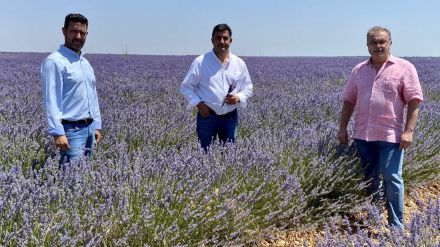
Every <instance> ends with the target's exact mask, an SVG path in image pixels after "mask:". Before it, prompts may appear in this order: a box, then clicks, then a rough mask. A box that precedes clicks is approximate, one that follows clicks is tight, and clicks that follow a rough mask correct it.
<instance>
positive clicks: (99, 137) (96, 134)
mask: <svg viewBox="0 0 440 247" xmlns="http://www.w3.org/2000/svg"><path fill="white" fill-rule="evenodd" d="M100 140H101V131H99V130H95V143H96V144H98V143H99V141H100Z"/></svg>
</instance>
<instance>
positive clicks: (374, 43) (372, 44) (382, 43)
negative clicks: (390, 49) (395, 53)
mask: <svg viewBox="0 0 440 247" xmlns="http://www.w3.org/2000/svg"><path fill="white" fill-rule="evenodd" d="M390 41H391V40H376V41H368V43H367V44H368V45H369V46H376V45H380V46H384V45H385V44H386V43H388V42H390Z"/></svg>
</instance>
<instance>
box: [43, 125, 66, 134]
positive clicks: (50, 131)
mask: <svg viewBox="0 0 440 247" xmlns="http://www.w3.org/2000/svg"><path fill="white" fill-rule="evenodd" d="M47 133H48V134H49V135H51V136H63V135H65V134H66V132H64V128H63V126H61V127H55V128H49V129H48V130H47Z"/></svg>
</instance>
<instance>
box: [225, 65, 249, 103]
mask: <svg viewBox="0 0 440 247" xmlns="http://www.w3.org/2000/svg"><path fill="white" fill-rule="evenodd" d="M242 70H243V78H242V80H241V82H240V86H239V87H238V88H239V91H238V92H237V94H235V95H228V96H227V97H226V104H237V103H240V106H241V107H242V108H246V106H247V100H248V99H249V98H250V97H251V96H252V92H253V86H252V81H251V77H250V75H249V71H248V69H247V67H246V64H244V63H243V68H242Z"/></svg>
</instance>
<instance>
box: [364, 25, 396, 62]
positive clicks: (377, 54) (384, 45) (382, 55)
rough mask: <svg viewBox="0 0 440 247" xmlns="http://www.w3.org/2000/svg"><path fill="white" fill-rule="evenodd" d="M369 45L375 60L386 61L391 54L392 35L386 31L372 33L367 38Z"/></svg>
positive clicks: (372, 57)
mask: <svg viewBox="0 0 440 247" xmlns="http://www.w3.org/2000/svg"><path fill="white" fill-rule="evenodd" d="M367 46H368V52H369V53H370V55H371V59H372V60H373V62H378V63H384V62H386V61H387V59H388V56H389V54H390V48H391V39H390V36H389V35H388V33H387V32H386V31H375V32H373V33H370V35H368V38H367Z"/></svg>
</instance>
